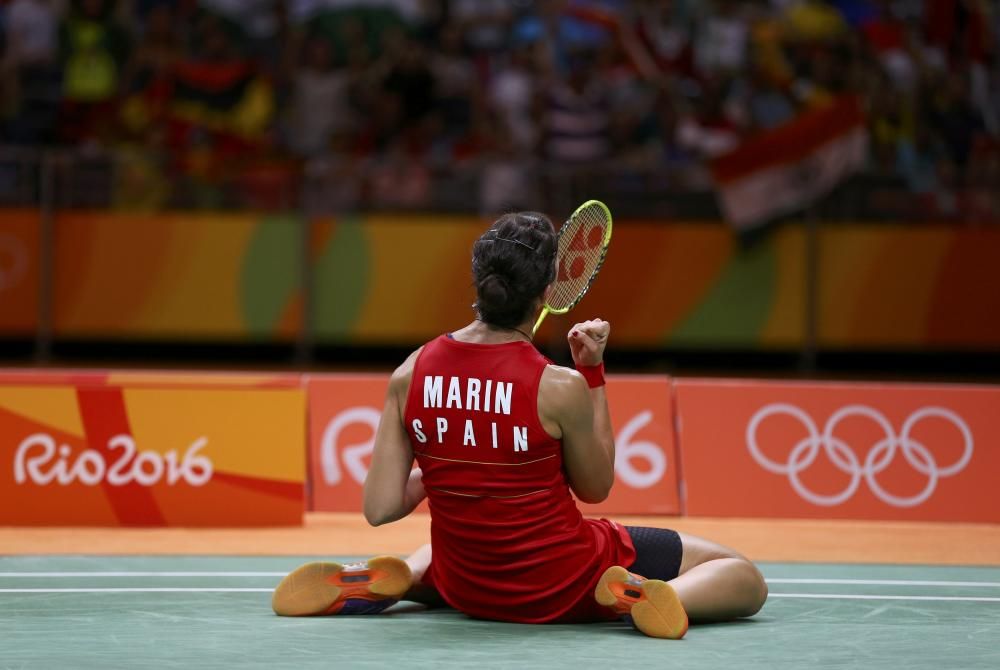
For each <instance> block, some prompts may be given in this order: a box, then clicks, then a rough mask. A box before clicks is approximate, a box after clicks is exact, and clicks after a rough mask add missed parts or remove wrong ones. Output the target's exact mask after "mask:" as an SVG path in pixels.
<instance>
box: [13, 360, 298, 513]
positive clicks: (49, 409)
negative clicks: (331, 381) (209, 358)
mask: <svg viewBox="0 0 1000 670" xmlns="http://www.w3.org/2000/svg"><path fill="white" fill-rule="evenodd" d="M35 376H36V379H37V380H38V381H43V378H45V375H44V374H39V373H35ZM147 382H150V383H148V384H145V385H142V386H136V387H131V386H120V385H109V384H104V385H101V384H87V383H78V384H75V385H70V384H66V383H63V384H61V385H58V384H57V385H53V384H42V383H38V384H34V385H28V384H25V383H20V384H18V383H16V382H14V381H10V380H9V378H8V380H7V381H4V380H0V461H2V462H3V463H5V464H6V465H5V466H4V467H3V468H0V525H101V526H104V525H106V526H119V525H120V526H274V525H298V524H301V523H302V514H303V512H304V508H305V504H304V499H305V491H304V488H305V449H304V445H305V397H304V394H303V392H302V391H301V390H299V389H287V388H285V389H262V388H231V387H230V388H221V387H216V386H213V385H211V384H210V385H208V386H206V387H200V388H198V387H193V386H190V385H188V386H186V387H185V386H182V385H179V384H178V385H173V386H169V387H164V388H157V387H155V386H154V385H152V384H151V380H147Z"/></svg>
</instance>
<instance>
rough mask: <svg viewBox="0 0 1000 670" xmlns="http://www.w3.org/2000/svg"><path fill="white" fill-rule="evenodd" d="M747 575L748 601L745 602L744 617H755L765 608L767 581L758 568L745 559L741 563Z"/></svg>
mask: <svg viewBox="0 0 1000 670" xmlns="http://www.w3.org/2000/svg"><path fill="white" fill-rule="evenodd" d="M741 566H742V569H743V571H744V574H745V584H746V600H745V601H744V605H745V607H744V611H743V612H742V613H741V615H742V616H753V615H754V614H756V613H757V612H759V611H760V609H761V608H762V607H763V606H764V603H765V602H766V601H767V581H766V580H765V579H764V575H762V574H761V572H760V570H758V569H757V566H756V565H754V564H753V563H751V562H750V561H748V560H746V559H743V560H742V562H741Z"/></svg>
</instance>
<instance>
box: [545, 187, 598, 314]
mask: <svg viewBox="0 0 1000 670" xmlns="http://www.w3.org/2000/svg"><path fill="white" fill-rule="evenodd" d="M609 224H610V221H608V218H607V215H606V214H605V211H604V209H603V208H602V207H600V206H591V207H584V208H583V209H581V210H580V211H578V212H577V213H576V214H574V216H573V217H572V218H571V219H570V221H569V222H568V224H567V226H566V227H565V229H563V230H562V231H560V235H559V253H558V254H557V261H556V262H557V267H556V279H555V282H554V283H553V285H552V291H551V292H550V294H549V297H548V301H547V304H548V305H549V307H550V308H551V309H553V310H564V309H568V308H570V307H572V306H573V305H575V304H576V303H577V302H578V301H579V300H580V299H581V298H582V297H583V295H584V294H585V293H586V292H587V289H588V288H589V287H590V284H591V282H593V279H594V277H595V275H596V274H597V272H598V270H600V268H601V264H602V263H603V261H604V255H605V253H606V251H607V246H606V244H605V237H606V233H607V228H608V225H609Z"/></svg>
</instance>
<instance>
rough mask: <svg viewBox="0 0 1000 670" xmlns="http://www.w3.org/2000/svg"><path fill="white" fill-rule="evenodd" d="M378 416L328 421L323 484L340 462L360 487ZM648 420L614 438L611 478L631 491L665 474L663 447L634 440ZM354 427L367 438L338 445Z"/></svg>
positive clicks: (337, 477) (371, 411)
mask: <svg viewBox="0 0 1000 670" xmlns="http://www.w3.org/2000/svg"><path fill="white" fill-rule="evenodd" d="M380 417H381V412H380V411H379V410H377V409H376V408H374V407H351V408H349V409H345V410H344V411H342V412H340V413H339V414H337V415H336V416H334V417H333V419H331V420H330V422H329V423H328V424H327V425H326V429H325V430H324V431H323V437H322V439H321V441H320V466H321V468H322V471H323V481H324V482H325V483H326V484H328V485H329V486H336V485H338V484H340V483H341V481H343V479H344V475H343V473H342V472H341V466H340V462H341V460H342V461H343V464H344V467H345V468H346V470H347V472H348V473H349V474H350V477H351V479H352V480H354V482H355V483H357V484H358V485H362V484H364V482H365V477H366V476H367V475H368V467H367V465H366V464H365V459H366V458H367V457H368V456H370V455H371V453H372V450H373V449H374V448H375V431H376V430H377V429H378V422H379V419H380ZM652 421H653V413H652V412H651V411H649V410H645V411H642V412H639V413H638V414H636V415H635V416H633V417H632V418H631V419H630V420H629V421H627V422H626V423H625V425H624V426H623V427H622V428H621V430H619V431H618V434H617V435H616V436H615V476H617V477H618V479H620V480H621V481H623V482H624V483H625V484H626V485H628V486H629V487H631V488H634V489H647V488H650V487H652V486H655V485H656V484H658V483H660V482H661V481H662V480H663V476H664V475H665V474H666V472H667V455H666V453H665V452H664V450H663V447H661V446H660V445H658V444H656V443H654V442H650V441H648V440H637V439H635V438H636V434H637V433H638V432H639V431H641V430H642V429H643V428H645V427H646V426H648V425H649V424H650V423H651V422H652ZM357 424H361V425H364V426H367V428H368V429H369V431H370V437H369V438H368V439H366V440H363V441H361V442H356V443H353V444H346V445H341V444H340V436H341V434H342V433H343V432H344V430H345V429H347V428H348V427H349V426H354V425H357ZM338 450H339V452H340V457H339V458H338ZM636 461H642V462H645V464H646V467H644V468H637V467H636V466H635V462H636Z"/></svg>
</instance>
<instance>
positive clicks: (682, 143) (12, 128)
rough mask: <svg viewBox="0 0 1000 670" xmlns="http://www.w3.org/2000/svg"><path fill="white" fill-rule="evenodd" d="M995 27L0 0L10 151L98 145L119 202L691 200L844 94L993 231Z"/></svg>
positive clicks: (968, 0) (718, 1) (931, 204)
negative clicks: (661, 195)
mask: <svg viewBox="0 0 1000 670" xmlns="http://www.w3.org/2000/svg"><path fill="white" fill-rule="evenodd" d="M998 34H1000V9H998V7H997V3H996V2H995V1H994V0H830V1H821V0H756V1H750V2H737V1H735V0H631V1H629V0H534V1H532V0H0V145H4V146H8V147H11V146H14V147H29V148H30V147H34V148H37V147H73V148H74V151H77V152H80V153H82V154H83V155H91V156H101V155H108V154H113V155H114V156H115V157H116V164H117V165H118V167H117V168H116V175H117V177H116V181H115V193H116V195H115V200H116V203H117V204H119V205H121V206H130V207H156V206H160V205H163V204H165V203H168V202H169V201H170V199H171V193H172V192H173V190H174V189H175V188H177V187H178V185H183V186H184V189H185V192H186V193H188V194H191V193H194V194H195V195H194V197H193V198H192V200H193V201H194V202H195V204H199V205H203V206H213V205H216V204H220V203H222V202H224V201H225V198H226V195H225V194H226V193H232V192H239V193H241V194H243V200H246V199H249V200H250V202H249V204H250V205H259V206H264V207H267V206H269V205H271V204H274V202H275V201H280V200H281V198H282V197H284V196H283V195H281V194H285V195H287V193H288V192H289V190H290V189H292V190H295V191H296V193H297V195H296V198H297V200H296V202H300V203H301V204H304V205H305V206H307V207H312V208H314V209H317V210H323V209H342V208H350V207H353V206H358V205H359V204H364V205H374V206H386V207H404V208H426V207H428V206H432V205H433V204H434V203H435V202H437V201H438V200H439V199H440V198H441V193H439V192H438V190H439V189H438V188H437V187H436V184H437V183H438V181H437V177H438V175H440V174H449V175H451V177H452V178H451V180H450V181H448V182H447V184H448V188H449V189H451V190H455V189H456V184H457V185H458V187H460V188H459V190H461V191H463V192H464V193H466V194H467V192H469V191H470V190H471V191H473V192H475V193H476V194H477V195H476V197H477V201H478V206H479V207H480V208H481V209H483V210H488V211H495V210H497V209H501V208H506V207H518V206H524V207H528V206H532V205H533V203H534V199H535V198H536V197H537V195H538V192H539V190H544V189H545V188H546V183H547V182H546V179H549V178H552V175H556V176H558V175H561V174H584V173H590V174H600V175H601V179H602V180H603V182H604V183H607V182H608V181H611V182H615V183H618V184H621V185H624V187H626V188H628V187H632V188H634V189H635V190H636V191H646V192H648V191H650V190H657V189H662V190H664V191H667V190H671V189H675V190H676V189H687V190H694V191H698V190H701V191H707V190H710V189H711V180H710V173H709V172H708V170H707V169H706V165H707V164H708V161H709V160H710V159H712V158H713V157H716V156H719V155H721V154H723V153H725V152H727V151H729V150H731V149H732V148H733V147H735V146H736V145H738V144H739V142H740V141H741V139H742V138H744V137H747V136H748V135H750V134H753V133H756V132H759V131H760V130H762V129H768V128H773V127H775V126H779V125H781V124H783V123H785V122H788V121H789V120H791V119H793V118H794V117H795V116H796V114H799V113H801V112H802V111H804V110H807V109H810V108H813V107H815V106H818V105H823V104H825V103H826V102H827V101H829V100H831V99H832V98H834V97H836V96H840V95H845V94H855V95H858V96H860V97H861V99H862V101H863V104H864V106H865V108H866V110H867V114H868V117H867V118H868V125H869V130H870V138H871V151H870V165H869V166H868V170H867V174H868V176H869V178H871V179H881V180H884V181H886V182H887V183H892V184H894V185H897V186H898V188H897V189H896V190H895V191H893V192H895V193H901V194H903V195H902V196H897V197H902V198H905V199H906V200H907V202H915V203H919V205H918V206H919V207H920V209H921V211H922V212H927V211H931V212H933V213H934V215H936V216H939V217H943V218H951V219H961V220H969V221H972V220H978V219H983V220H1000V195H998V193H1000V143H998V138H1000V64H998V63H1000V58H998V43H997V36H998ZM463 174H468V175H473V174H474V175H476V178H475V179H472V178H471V177H470V179H469V181H468V183H465V182H463V181H462V180H461V178H460V175H463ZM456 175H458V176H459V177H456ZM456 179H457V181H456ZM303 184H304V185H305V186H303ZM463 184H464V185H463ZM630 185H631V186H630ZM908 194H913V195H915V196H916V197H911V196H910V195H908ZM887 197H888V196H887ZM897 204H898V203H897Z"/></svg>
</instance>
